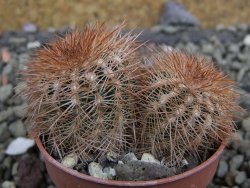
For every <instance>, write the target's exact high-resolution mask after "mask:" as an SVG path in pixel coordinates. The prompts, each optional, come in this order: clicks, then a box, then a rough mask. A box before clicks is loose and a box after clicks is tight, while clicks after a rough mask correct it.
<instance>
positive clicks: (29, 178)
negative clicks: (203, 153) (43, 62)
mask: <svg viewBox="0 0 250 188" xmlns="http://www.w3.org/2000/svg"><path fill="white" fill-rule="evenodd" d="M66 30H67V28H64V29H61V30H54V29H53V28H50V29H49V30H46V31H38V30H37V29H36V28H34V27H33V28H31V29H30V28H29V29H26V31H23V30H22V31H16V32H5V33H1V34H0V187H2V188H15V187H20V188H36V187H37V188H53V187H54V186H53V183H52V182H51V180H50V179H49V177H48V174H47V173H46V170H45V167H44V163H43V160H42V157H41V156H40V154H39V152H38V150H37V148H36V147H33V148H31V149H29V150H28V151H27V152H26V153H24V154H22V155H19V156H8V155H6V154H5V150H6V148H7V146H8V144H9V143H10V142H11V141H12V140H13V139H15V138H17V137H22V136H24V137H25V136H26V134H27V133H26V131H25V126H26V124H25V122H24V120H23V119H22V117H23V116H24V114H25V109H24V107H25V106H26V104H25V103H24V101H23V99H22V98H20V97H14V96H15V94H17V93H18V92H19V91H20V90H21V89H22V87H23V83H22V82H20V81H19V79H18V78H19V75H18V71H20V70H22V69H23V68H24V65H25V64H26V63H27V62H28V60H29V57H30V56H31V55H32V52H33V51H34V50H35V49H36V48H37V47H40V46H41V45H42V44H43V43H46V42H47V41H48V39H50V38H52V37H53V36H54V34H55V33H62V34H63V33H65V31H66ZM135 32H136V31H135ZM140 40H142V41H145V40H148V41H151V43H164V44H166V45H171V46H174V47H177V48H180V49H185V50H187V51H190V52H192V53H198V54H203V55H205V56H206V57H207V58H209V59H212V60H213V61H214V62H215V63H216V64H217V65H218V67H219V68H221V69H222V70H223V71H224V72H226V73H228V74H229V75H230V77H231V78H232V79H234V80H236V81H237V82H238V86H239V91H240V92H241V93H242V94H243V95H242V98H241V100H240V104H241V105H242V106H243V107H244V108H245V109H247V115H246V116H245V117H244V119H243V120H242V121H239V122H236V124H237V127H238V129H239V131H238V134H237V136H236V137H237V140H236V141H232V142H230V144H229V146H228V147H227V149H226V151H225V152H224V154H223V156H222V159H221V161H220V163H219V167H218V170H217V174H216V176H215V177H214V179H213V182H212V183H211V184H210V185H209V188H215V187H224V188H226V187H234V188H238V187H240V188H249V187H250V115H249V112H250V82H249V81H250V26H247V25H240V26H238V27H229V28H222V27H218V28H216V29H214V30H203V29H200V28H187V27H181V26H179V27H172V26H167V27H163V26H156V27H154V28H152V29H150V30H146V31H144V32H143V34H142V35H141V37H140Z"/></svg>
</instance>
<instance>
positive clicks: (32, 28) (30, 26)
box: [23, 23, 37, 33]
mask: <svg viewBox="0 0 250 188" xmlns="http://www.w3.org/2000/svg"><path fill="white" fill-rule="evenodd" d="M23 30H24V31H25V32H29V33H34V32H36V31H37V26H36V25H35V24H32V23H27V24H24V26H23Z"/></svg>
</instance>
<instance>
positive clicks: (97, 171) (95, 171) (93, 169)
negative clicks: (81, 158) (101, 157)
mask: <svg viewBox="0 0 250 188" xmlns="http://www.w3.org/2000/svg"><path fill="white" fill-rule="evenodd" d="M88 172H89V175H90V176H93V177H96V178H101V179H108V174H106V173H104V172H103V170H102V166H101V165H100V164H99V163H96V162H91V163H90V164H89V166H88Z"/></svg>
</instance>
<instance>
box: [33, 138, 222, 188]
mask: <svg viewBox="0 0 250 188" xmlns="http://www.w3.org/2000/svg"><path fill="white" fill-rule="evenodd" d="M36 144H37V146H38V148H39V150H40V151H41V153H42V155H43V156H44V159H45V164H46V167H47V171H48V173H49V175H50V177H51V179H52V180H53V182H54V183H55V185H56V186H57V188H105V187H109V188H118V187H119V188H125V187H148V188H149V187H152V188H163V187H164V188H205V187H206V186H207V185H208V184H209V182H210V181H211V180H212V179H213V176H214V174H215V172H216V168H217V166H218V162H219V158H220V156H221V154H222V152H223V150H224V148H225V144H224V143H223V144H221V146H220V147H219V148H218V150H217V151H216V152H215V153H214V154H213V155H212V156H211V157H210V158H209V159H208V160H206V161H205V162H203V163H202V164H200V165H199V166H197V167H195V168H193V169H191V170H189V171H186V172H184V173H182V174H178V175H175V176H172V177H168V178H163V179H159V180H152V181H114V180H103V179H99V178H95V177H91V176H88V175H85V174H81V173H78V172H77V171H75V170H72V169H69V168H66V167H64V166H62V165H61V164H60V163H59V162H57V161H56V160H55V159H53V158H52V157H51V156H50V155H49V154H48V153H47V151H46V150H45V148H44V147H43V144H42V142H41V140H40V139H37V140H36Z"/></svg>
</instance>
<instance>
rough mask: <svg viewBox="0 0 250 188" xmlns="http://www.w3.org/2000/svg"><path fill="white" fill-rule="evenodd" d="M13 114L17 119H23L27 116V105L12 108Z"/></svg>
mask: <svg viewBox="0 0 250 188" xmlns="http://www.w3.org/2000/svg"><path fill="white" fill-rule="evenodd" d="M13 112H14V114H15V115H16V116H17V117H19V118H23V117H24V116H25V115H26V114H27V104H26V103H24V104H22V105H19V106H14V107H13Z"/></svg>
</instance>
